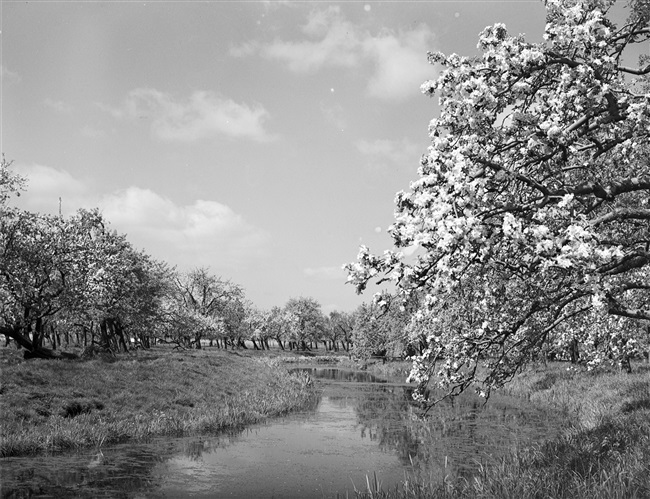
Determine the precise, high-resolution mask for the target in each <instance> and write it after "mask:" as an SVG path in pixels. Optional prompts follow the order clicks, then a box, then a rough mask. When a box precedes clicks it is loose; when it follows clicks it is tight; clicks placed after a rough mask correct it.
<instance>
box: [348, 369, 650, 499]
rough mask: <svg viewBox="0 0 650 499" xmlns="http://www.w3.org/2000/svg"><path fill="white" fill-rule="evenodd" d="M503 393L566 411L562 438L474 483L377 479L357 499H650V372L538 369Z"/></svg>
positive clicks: (481, 473)
mask: <svg viewBox="0 0 650 499" xmlns="http://www.w3.org/2000/svg"><path fill="white" fill-rule="evenodd" d="M504 391H506V392H508V393H509V394H511V395H515V396H518V397H523V398H528V399H529V400H531V401H533V402H534V403H536V404H540V405H547V406H552V407H554V408H555V409H557V410H558V411H560V412H561V413H562V414H563V415H564V417H565V419H566V425H565V427H564V428H563V430H562V431H561V433H560V435H559V437H558V438H557V439H555V440H552V441H549V442H545V443H543V444H540V445H536V446H533V447H530V448H523V449H518V450H517V451H516V452H515V453H513V454H512V455H510V456H508V457H507V458H506V459H503V460H502V461H501V462H498V463H495V464H492V465H482V466H480V467H479V468H478V469H477V474H476V476H475V477H474V478H473V479H472V480H467V479H462V478H461V479H458V478H454V477H449V476H448V477H446V478H445V479H444V480H442V481H441V480H437V481H434V480H432V479H431V478H430V477H428V476H424V475H417V476H411V477H407V480H405V481H404V483H403V484H402V485H401V486H400V487H397V488H395V489H392V490H385V489H383V488H381V487H379V486H378V482H377V480H376V479H375V480H374V481H373V480H369V483H368V488H367V490H365V491H357V492H356V497H357V498H364V499H365V498H373V499H374V498H382V499H384V498H385V499H387V498H402V499H403V498H409V499H411V498H412V499H416V498H417V499H424V498H513V499H514V498H540V499H541V498H554V499H555V498H571V499H582V498H584V499H587V498H589V499H592V498H596V499H598V498H603V499H604V498H614V499H615V498H650V366H648V365H647V364H638V365H637V366H636V372H635V373H634V374H623V373H620V372H615V371H600V372H587V371H585V370H567V365H566V364H560V363H556V364H553V365H547V366H538V367H535V368H533V369H531V370H529V371H527V372H525V373H523V374H522V375H520V376H518V377H517V378H516V379H515V380H514V381H513V382H512V383H511V384H510V385H508V386H507V387H506V388H505V389H504Z"/></svg>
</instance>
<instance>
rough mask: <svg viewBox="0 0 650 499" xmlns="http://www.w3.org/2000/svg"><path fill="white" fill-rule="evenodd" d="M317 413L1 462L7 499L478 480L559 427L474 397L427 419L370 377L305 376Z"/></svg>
mask: <svg viewBox="0 0 650 499" xmlns="http://www.w3.org/2000/svg"><path fill="white" fill-rule="evenodd" d="M309 372H310V374H311V376H312V377H314V378H316V379H317V380H318V381H317V383H318V386H319V388H320V389H321V391H322V395H321V398H320V399H319V400H317V401H316V403H315V405H314V407H312V408H309V409H308V410H306V411H304V412H302V413H300V414H293V415H290V416H288V417H285V418H283V419H279V420H274V421H272V422H269V423H268V424H264V425H257V426H254V427H251V428H249V429H246V430H244V431H242V432H238V433H230V434H223V435H220V436H218V437H194V438H181V439H159V440H155V441H152V442H149V443H147V444H125V445H120V446H114V447H110V448H104V449H102V451H101V452H92V451H90V452H84V453H79V454H72V455H59V456H49V457H48V456H42V457H37V458H33V457H31V458H11V459H3V460H1V461H0V467H1V471H0V479H1V483H2V496H3V497H17V498H18V497H47V496H49V497H129V498H135V497H138V498H140V497H189V496H191V497H260V498H263V497H288V498H290V497H301V498H308V497H335V496H336V494H337V493H339V494H341V495H345V491H346V490H353V486H356V487H357V488H363V487H364V484H365V476H366V475H368V474H370V475H372V473H373V472H377V473H378V475H379V477H380V479H381V480H382V483H383V484H384V485H385V486H390V485H391V484H395V483H398V482H400V481H401V480H403V478H404V472H405V471H415V470H420V469H422V470H425V472H426V473H427V475H432V476H434V477H437V476H440V477H442V476H444V475H460V476H465V477H471V475H472V474H473V473H475V472H476V469H477V463H480V462H485V461H487V460H489V459H491V458H493V457H495V456H501V455H503V454H505V453H507V452H508V451H510V450H511V449H512V448H513V447H514V446H515V445H516V444H517V442H527V441H529V440H535V439H540V438H542V437H544V436H547V435H552V434H554V433H555V430H554V429H553V428H554V426H556V425H557V421H556V420H555V419H554V418H553V417H551V416H549V414H546V413H544V412H543V411H540V410H538V409H536V408H534V407H531V406H526V405H524V404H522V402H521V401H520V400H514V399H508V398H497V397H495V398H494V399H493V400H491V402H490V404H488V405H486V406H484V405H483V403H482V400H480V399H478V398H477V397H474V396H472V395H467V396H463V397H461V398H460V399H458V400H456V401H453V402H445V403H442V404H440V405H439V406H437V407H436V408H435V410H434V411H432V412H431V413H430V414H428V415H427V417H426V418H424V417H423V414H422V411H421V410H420V409H419V408H418V406H417V405H415V404H414V403H413V402H412V399H411V388H410V387H409V386H406V385H403V384H402V385H400V384H396V383H387V382H386V381H385V380H380V379H377V378H376V377H374V376H372V375H371V374H369V373H366V372H356V371H346V370H338V369H333V368H313V369H310V370H309Z"/></svg>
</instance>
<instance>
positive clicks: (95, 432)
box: [0, 349, 317, 457]
mask: <svg viewBox="0 0 650 499" xmlns="http://www.w3.org/2000/svg"><path fill="white" fill-rule="evenodd" d="M14 352H15V351H8V349H3V350H2V352H0V355H2V359H3V364H4V365H3V370H2V380H1V385H0V396H1V399H0V400H1V404H0V421H1V425H2V426H1V427H0V457H8V456H17V455H25V454H34V453H38V452H57V451H61V450H65V449H71V448H80V447H87V446H95V447H98V446H101V445H104V444H109V443H119V442H125V441H129V440H144V439H147V438H150V437H152V436H157V435H173V436H181V435H189V434H196V433H214V432H220V431H223V430H226V429H231V428H232V429H234V428H239V427H242V426H245V425H248V424H252V423H256V422H259V421H262V420H264V419H266V418H268V417H272V416H278V415H282V414H285V413H287V412H290V411H293V410H297V409H300V408H303V407H307V406H309V405H310V404H313V403H314V402H315V400H316V397H317V395H316V393H315V391H314V389H313V386H312V383H311V380H310V379H309V378H308V377H307V376H305V375H304V374H300V373H296V374H289V373H288V372H287V370H286V369H285V368H282V367H281V365H280V364H279V363H277V362H271V361H265V360H263V359H251V358H245V357H241V356H237V355H233V354H230V353H228V352H224V351H210V352H192V353H187V352H185V353H174V352H172V351H169V350H166V349H159V350H156V351H153V352H146V353H138V355H125V356H123V357H118V358H117V359H115V360H113V361H110V362H107V361H106V360H105V359H104V360H102V359H93V360H89V361H48V360H39V359H32V360H29V361H16V360H11V357H12V355H14Z"/></svg>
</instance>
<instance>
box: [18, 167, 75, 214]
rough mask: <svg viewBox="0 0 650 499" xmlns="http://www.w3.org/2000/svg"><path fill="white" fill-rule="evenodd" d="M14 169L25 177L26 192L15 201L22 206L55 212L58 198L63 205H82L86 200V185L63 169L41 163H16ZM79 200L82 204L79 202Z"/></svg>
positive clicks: (44, 211)
mask: <svg viewBox="0 0 650 499" xmlns="http://www.w3.org/2000/svg"><path fill="white" fill-rule="evenodd" d="M15 170H16V172H17V173H19V174H20V175H22V176H24V177H26V178H27V186H26V187H27V188H26V192H25V193H23V194H22V195H21V197H20V198H19V200H18V202H17V204H18V205H19V206H21V207H22V208H25V209H28V210H31V211H38V212H42V213H57V212H58V209H59V198H61V202H62V203H63V206H64V207H72V206H75V207H76V206H82V205H85V202H86V201H87V200H86V193H87V186H86V185H84V183H83V182H81V181H79V180H78V179H76V178H74V177H73V176H72V175H70V173H68V172H67V171H65V170H56V169H54V168H50V167H49V166H43V165H31V166H22V167H21V166H20V165H17V166H16V169H15ZM80 202H83V203H84V204H79V203H80ZM68 211H70V210H68Z"/></svg>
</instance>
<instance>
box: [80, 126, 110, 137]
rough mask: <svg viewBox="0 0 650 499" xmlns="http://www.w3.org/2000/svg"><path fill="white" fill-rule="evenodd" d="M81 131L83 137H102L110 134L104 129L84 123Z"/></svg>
mask: <svg viewBox="0 0 650 499" xmlns="http://www.w3.org/2000/svg"><path fill="white" fill-rule="evenodd" d="M79 133H80V134H81V135H82V137H87V138H89V139H101V138H104V137H106V136H108V134H107V133H106V132H105V131H104V130H101V129H99V128H95V127H93V126H91V125H84V126H83V127H82V128H81V130H80V131H79Z"/></svg>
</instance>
